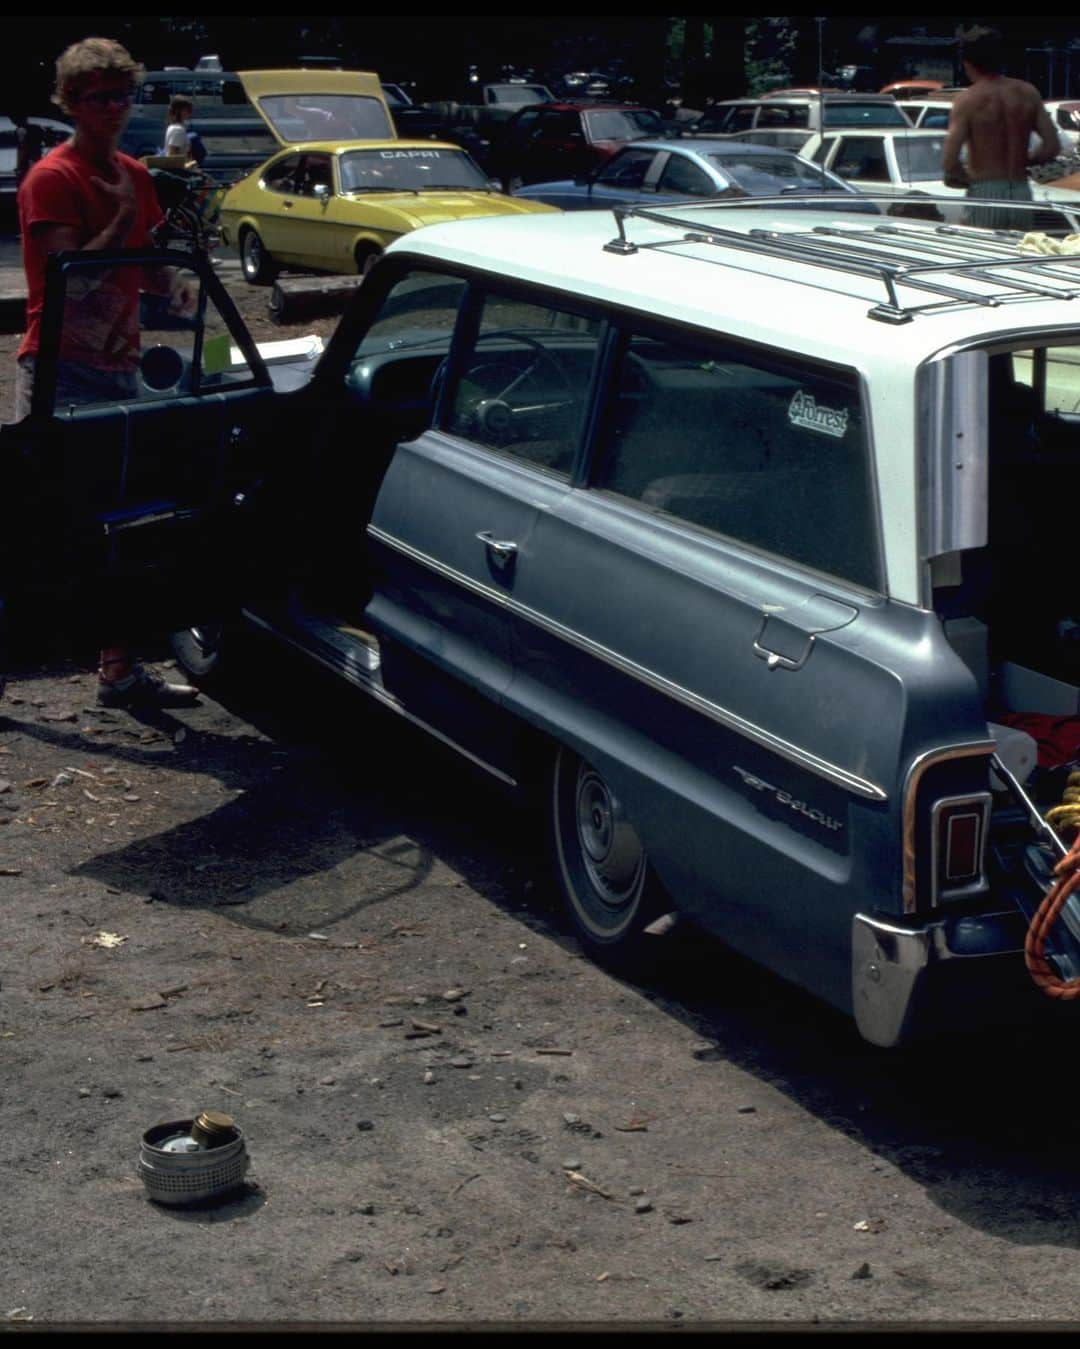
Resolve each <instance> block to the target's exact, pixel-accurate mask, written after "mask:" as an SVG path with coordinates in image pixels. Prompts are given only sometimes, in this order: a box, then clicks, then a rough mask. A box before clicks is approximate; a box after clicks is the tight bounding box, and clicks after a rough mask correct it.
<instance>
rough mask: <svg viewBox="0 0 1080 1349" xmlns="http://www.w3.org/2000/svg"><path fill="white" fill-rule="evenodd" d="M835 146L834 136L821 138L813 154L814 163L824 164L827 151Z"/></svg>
mask: <svg viewBox="0 0 1080 1349" xmlns="http://www.w3.org/2000/svg"><path fill="white" fill-rule="evenodd" d="M835 144H836V137H835V136H823V137H822V139H821V142H820V144H819V145H818V147H817V149H816V150H815V151H814V153H813V156H812V158H813V161H814V163H815V164H824V163H825V161H826V160H827V159H828V157H829V151H830V150H831V149H832V148H833V146H834V145H835Z"/></svg>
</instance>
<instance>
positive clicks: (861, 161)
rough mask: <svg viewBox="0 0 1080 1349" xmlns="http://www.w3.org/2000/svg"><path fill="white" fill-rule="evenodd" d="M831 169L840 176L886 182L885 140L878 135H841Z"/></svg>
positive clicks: (887, 166)
mask: <svg viewBox="0 0 1080 1349" xmlns="http://www.w3.org/2000/svg"><path fill="white" fill-rule="evenodd" d="M833 170H834V172H836V173H838V174H839V175H840V177H841V178H863V179H866V180H867V181H868V182H873V183H887V182H888V181H889V164H888V161H887V160H886V158H885V142H884V141H883V140H882V138H881V137H880V136H845V137H843V139H842V141H841V143H840V152H839V154H838V155H837V156H836V163H835V164H834V165H833Z"/></svg>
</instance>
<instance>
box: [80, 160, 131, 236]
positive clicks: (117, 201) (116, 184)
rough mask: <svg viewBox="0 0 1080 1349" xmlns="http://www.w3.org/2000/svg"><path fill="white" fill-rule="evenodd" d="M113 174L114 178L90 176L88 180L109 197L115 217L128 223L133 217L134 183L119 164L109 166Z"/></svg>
mask: <svg viewBox="0 0 1080 1349" xmlns="http://www.w3.org/2000/svg"><path fill="white" fill-rule="evenodd" d="M111 167H112V171H113V173H114V174H115V177H114V178H101V177H96V178H91V179H90V181H91V183H93V185H94V186H95V187H96V188H97V189H98V191H99V192H101V193H103V194H104V195H105V196H106V197H109V198H110V199H111V200H112V202H113V204H114V205H115V207H116V215H117V218H118V219H120V220H123V221H124V222H125V223H130V222H131V221H132V220H134V219H135V208H136V200H135V184H134V183H133V182H132V181H131V175H130V174H129V173H128V172H127V170H126V169H122V168H121V167H120V165H119V164H114V165H112V166H111Z"/></svg>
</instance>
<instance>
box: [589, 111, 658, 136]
mask: <svg viewBox="0 0 1080 1349" xmlns="http://www.w3.org/2000/svg"><path fill="white" fill-rule="evenodd" d="M582 116H583V117H584V118H585V121H586V123H587V125H588V128H589V131H590V133H591V135H592V138H593V140H596V141H632V140H636V139H637V138H638V137H639V136H658V135H660V134H661V132H662V131H663V129H664V124H663V122H661V120H660V118H659V116H658V115H657V114H656V113H655V112H650V111H649V109H648V108H593V109H590V110H588V111H586V112H584V113H583V114H582Z"/></svg>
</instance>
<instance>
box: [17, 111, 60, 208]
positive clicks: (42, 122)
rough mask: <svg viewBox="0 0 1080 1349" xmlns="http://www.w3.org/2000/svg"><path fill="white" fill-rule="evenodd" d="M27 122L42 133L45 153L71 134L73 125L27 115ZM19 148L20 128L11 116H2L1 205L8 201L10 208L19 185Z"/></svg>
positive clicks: (50, 118) (49, 118)
mask: <svg viewBox="0 0 1080 1349" xmlns="http://www.w3.org/2000/svg"><path fill="white" fill-rule="evenodd" d="M26 123H27V126H28V127H34V128H35V129H36V130H37V132H38V133H39V134H40V137H41V152H42V154H43V155H46V154H48V152H49V151H50V150H51V149H53V147H54V146H57V145H59V144H61V142H63V141H66V140H67V139H68V137H69V136H70V135H71V127H70V126H69V125H68V124H67V122H61V121H59V120H58V119H56V118H54V117H27V119H26ZM18 150H19V143H18V128H17V127H16V125H15V123H14V122H13V121H12V119H11V118H10V117H5V116H0V206H3V205H4V204H5V203H6V205H7V206H8V208H10V207H11V205H12V204H13V203H14V201H15V191H16V188H17V186H18V185H17V183H16V181H15V168H16V163H17V159H18Z"/></svg>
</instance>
